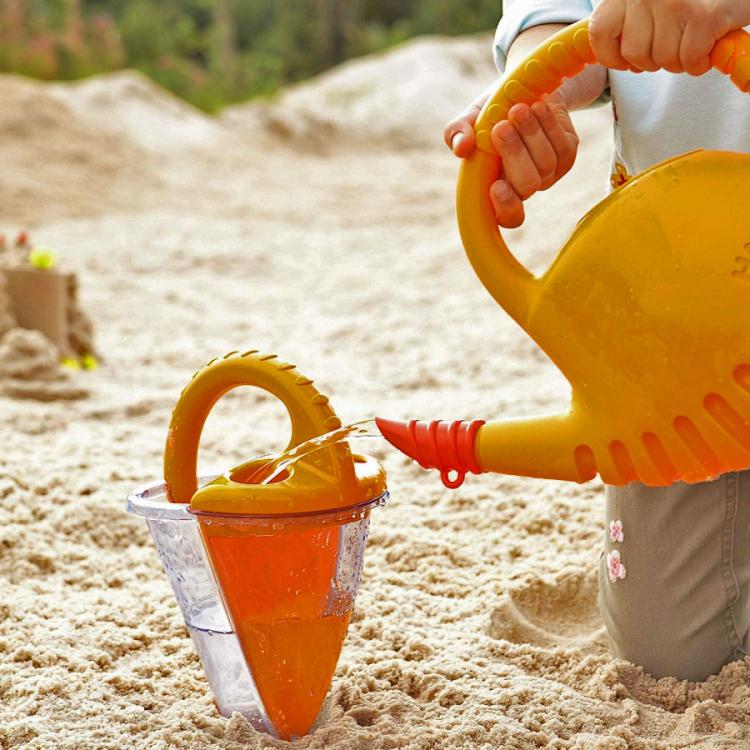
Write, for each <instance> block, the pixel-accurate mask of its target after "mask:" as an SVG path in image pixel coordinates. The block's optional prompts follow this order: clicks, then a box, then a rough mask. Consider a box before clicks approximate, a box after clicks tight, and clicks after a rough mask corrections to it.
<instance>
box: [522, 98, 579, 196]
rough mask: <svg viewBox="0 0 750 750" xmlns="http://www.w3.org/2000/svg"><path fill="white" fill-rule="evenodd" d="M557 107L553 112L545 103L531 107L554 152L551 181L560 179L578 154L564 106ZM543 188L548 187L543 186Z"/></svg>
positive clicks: (570, 123)
mask: <svg viewBox="0 0 750 750" xmlns="http://www.w3.org/2000/svg"><path fill="white" fill-rule="evenodd" d="M558 107H559V109H555V110H553V105H551V104H548V103H547V102H535V103H534V105H533V106H532V109H533V111H534V114H535V115H536V118H537V120H538V121H539V124H540V125H541V127H542V129H543V130H544V134H545V135H546V136H547V140H548V141H549V143H550V145H551V146H552V148H553V149H554V152H555V157H556V161H557V164H556V167H555V173H554V179H553V181H554V180H558V179H560V177H562V176H563V175H564V174H566V173H567V172H568V171H569V170H570V168H571V167H572V166H573V162H575V158H576V154H577V153H578V135H577V134H576V132H575V130H574V128H573V123H572V122H571V120H570V117H569V116H568V114H567V110H566V109H565V106H564V105H562V104H559V105H558ZM563 123H565V127H563ZM545 187H549V185H545Z"/></svg>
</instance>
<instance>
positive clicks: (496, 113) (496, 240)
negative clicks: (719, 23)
mask: <svg viewBox="0 0 750 750" xmlns="http://www.w3.org/2000/svg"><path fill="white" fill-rule="evenodd" d="M594 62H596V58H595V56H594V52H593V50H592V49H591V42H590V39H589V19H588V18H586V19H584V20H582V21H579V22H578V23H575V24H572V25H571V26H568V27H566V28H565V29H563V30H562V31H560V32H558V33H557V34H554V35H553V36H551V37H549V38H548V39H546V40H544V42H542V44H540V45H539V46H538V47H537V48H536V49H534V50H533V51H532V52H531V53H530V54H529V55H528V57H527V58H526V59H525V60H524V61H523V62H522V63H521V64H520V65H519V66H518V67H517V68H516V69H515V70H513V71H512V72H511V73H510V74H509V75H508V76H506V77H504V78H503V79H502V80H501V81H500V84H499V86H498V88H497V90H496V91H495V93H494V94H493V95H492V96H491V97H490V98H489V99H488V101H487V103H486V104H485V105H484V107H483V109H482V111H481V112H480V113H479V116H478V117H477V120H476V123H475V125H474V129H475V131H476V149H475V150H474V153H473V154H472V155H471V156H470V157H469V158H468V159H465V160H464V161H463V162H462V164H461V169H460V173H459V178H458V189H457V195H456V211H457V215H458V225H459V229H460V232H461V240H462V242H463V245H464V248H465V249H466V254H467V256H468V257H469V260H470V262H471V264H472V266H473V267H474V270H475V272H476V274H477V276H479V278H480V280H481V281H482V283H483V284H484V286H485V287H486V288H487V291H488V292H489V293H490V294H491V295H492V297H494V299H495V300H496V301H497V302H498V303H499V304H500V305H501V307H503V308H504V309H505V310H506V312H507V313H508V314H509V315H510V316H511V317H512V318H513V319H514V320H515V321H516V322H517V323H519V325H521V326H522V327H523V328H524V329H526V330H528V328H527V325H526V324H527V318H528V311H529V308H530V306H531V304H532V302H533V300H534V298H535V294H536V283H537V281H536V279H535V278H534V276H532V274H531V273H530V272H529V271H528V270H527V269H526V268H525V267H524V266H523V265H521V264H520V263H519V262H518V261H517V260H516V259H515V257H514V256H513V255H512V253H511V252H510V250H509V249H508V246H507V245H506V244H505V241H504V240H503V238H502V235H501V234H500V231H499V229H498V226H497V219H496V218H495V211H494V209H493V207H492V202H491V200H490V196H489V193H490V187H491V186H492V183H493V182H494V181H495V180H497V177H498V175H499V173H500V156H499V155H498V153H497V151H496V150H495V148H494V146H493V145H492V139H491V136H490V133H491V130H492V128H493V126H494V125H496V124H497V123H498V122H500V121H501V120H505V119H507V117H508V112H509V110H510V108H511V107H512V106H513V105H514V104H518V103H525V104H531V103H533V102H534V101H537V100H538V99H540V98H541V97H542V95H544V94H551V93H553V92H554V91H556V90H557V89H558V88H559V87H560V85H561V84H562V82H563V79H565V78H570V77H572V76H574V75H576V74H578V73H579V72H580V71H581V70H583V68H584V67H585V66H586V65H589V64H590V63H594ZM711 62H712V64H713V66H714V67H715V68H716V69H717V70H720V71H721V72H723V73H725V74H727V75H729V76H730V78H731V79H732V81H733V82H734V84H735V85H736V86H737V87H738V88H739V89H741V90H742V91H748V90H750V34H748V33H747V32H745V31H743V30H741V29H740V30H737V31H732V32H730V33H729V34H727V35H726V36H725V37H723V38H722V39H721V40H719V41H718V42H717V43H716V45H715V47H714V49H713V51H712V53H711Z"/></svg>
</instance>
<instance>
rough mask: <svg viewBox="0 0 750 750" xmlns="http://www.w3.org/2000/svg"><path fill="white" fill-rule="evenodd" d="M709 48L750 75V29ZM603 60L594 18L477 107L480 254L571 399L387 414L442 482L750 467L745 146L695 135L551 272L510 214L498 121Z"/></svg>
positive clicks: (719, 63) (473, 246) (480, 270)
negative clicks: (532, 412)
mask: <svg viewBox="0 0 750 750" xmlns="http://www.w3.org/2000/svg"><path fill="white" fill-rule="evenodd" d="M711 60H712V62H713V65H714V67H715V68H717V69H718V70H720V71H722V72H724V73H725V74H727V75H728V76H730V77H731V80H732V81H733V82H734V83H735V84H736V86H737V87H738V88H739V89H740V90H741V91H744V92H747V91H748V90H750V35H748V34H747V33H746V32H744V31H734V32H731V33H730V34H728V35H727V36H726V37H724V38H723V39H722V40H721V41H719V42H718V43H717V44H716V46H715V47H714V49H713V52H712V55H711ZM593 62H595V58H594V54H593V52H592V49H591V45H590V42H589V34H588V20H584V21H582V22H580V23H578V24H575V25H572V26H570V27H568V28H566V29H564V30H563V31H561V32H560V33H558V34H557V35H555V36H553V37H551V38H549V39H548V40H546V41H545V42H544V43H543V44H541V45H540V46H539V47H538V48H537V49H536V50H534V51H533V52H532V53H531V54H530V55H529V57H528V58H527V59H526V60H525V61H524V62H523V63H522V64H521V65H520V66H519V67H518V68H517V69H516V70H515V71H513V72H512V73H511V74H510V75H509V76H506V77H505V78H504V79H503V80H502V81H501V82H500V85H499V88H498V89H497V91H496V92H495V94H494V95H493V96H492V97H491V98H490V100H489V101H488V102H487V104H486V105H485V107H484V109H483V110H482V112H481V113H480V115H479V117H478V118H477V121H476V125H475V129H476V136H477V137H476V140H477V149H476V150H475V152H474V153H473V154H472V156H471V157H470V158H468V159H466V160H465V161H464V162H463V163H462V166H461V171H460V176H459V180H458V193H457V211H458V223H459V227H460V230H461V238H462V241H463V244H464V248H465V249H466V253H467V255H468V257H469V260H470V261H471V264H472V266H473V267H474V270H475V271H476V273H477V275H478V276H479V278H480V280H481V281H482V283H483V284H484V285H485V287H486V288H487V290H488V291H489V293H490V294H491V295H492V297H494V299H495V300H496V301H497V302H498V303H499V304H500V305H501V306H502V307H503V308H504V309H505V311H506V312H507V313H508V314H509V315H511V317H512V318H513V319H514V320H515V321H516V322H517V323H518V324H519V325H520V326H522V327H523V328H524V330H525V331H526V332H527V333H528V334H529V335H530V336H531V337H532V338H533V339H534V340H535V341H536V342H537V344H538V345H539V346H540V347H541V348H542V349H543V350H544V351H545V352H546V353H547V355H548V356H549V357H550V358H551V360H552V361H553V362H554V363H555V364H556V365H557V367H558V368H559V369H560V370H561V371H562V373H563V374H564V375H565V377H566V378H567V379H568V381H569V383H570V384H571V387H572V402H571V407H570V410H569V411H568V412H567V413H565V414H559V415H551V416H540V417H536V418H531V419H519V420H513V421H504V422H499V421H494V422H492V421H488V422H487V423H484V422H483V421H481V420H475V421H472V422H452V423H449V422H441V421H433V422H419V421H416V420H412V421H410V422H394V421H390V420H383V419H380V420H378V425H379V427H380V430H381V432H382V433H383V435H384V436H385V437H386V438H387V439H388V440H389V441H390V442H391V443H392V444H393V445H395V446H396V447H397V448H399V449H400V450H402V451H403V452H404V453H406V454H407V455H409V456H411V457H412V458H414V459H415V460H417V461H418V462H419V463H420V464H421V465H422V466H423V467H424V468H437V469H438V470H439V471H440V472H441V476H442V478H443V481H444V483H445V484H446V485H447V486H451V487H455V486H458V485H460V484H461V482H462V481H463V479H464V476H465V474H466V473H467V472H473V473H479V472H483V471H484V472H499V473H503V474H516V475H522V476H531V477H542V478H547V479H562V480H571V481H575V482H586V481H588V480H590V479H593V478H594V477H595V476H596V475H597V474H599V475H600V476H601V478H602V480H603V481H604V482H605V483H607V484H613V485H622V484H626V483H628V482H632V481H636V480H638V481H641V482H643V483H645V484H647V485H651V486H666V485H670V484H672V483H673V482H675V481H678V480H683V481H687V482H699V481H704V480H708V479H711V478H713V477H715V476H717V475H719V474H721V473H723V472H726V471H733V470H741V469H747V468H749V467H750V333H749V332H750V214H749V213H748V210H747V195H748V191H749V190H750V154H744V153H743V154H740V153H730V152H718V151H695V152H692V153H689V154H685V155H682V156H678V157H676V158H673V159H670V160H667V161H665V162H662V163H661V164H658V165H656V166H654V167H652V168H651V169H648V170H647V171H645V172H643V173H642V174H640V175H638V176H636V177H634V178H633V179H631V180H629V181H628V182H626V183H625V184H624V185H623V186H621V187H619V188H617V189H616V190H615V191H614V192H613V193H612V194H610V195H609V196H608V197H607V198H605V199H604V200H602V201H601V202H600V203H599V204H598V205H597V206H595V207H594V208H593V209H592V210H591V211H590V212H589V213H588V214H587V215H586V216H584V218H583V219H582V220H581V221H580V222H579V224H578V226H577V227H576V229H575V231H574V232H573V234H572V236H571V237H570V239H569V240H568V241H567V242H566V244H565V245H564V246H563V248H562V250H561V251H560V253H559V255H558V256H557V258H556V260H555V261H554V262H553V263H552V265H551V267H550V268H549V269H548V270H547V271H546V273H544V274H543V275H542V276H541V277H539V278H536V277H534V276H533V275H532V274H531V273H530V272H529V271H528V270H527V269H526V268H524V266H522V265H521V264H520V263H519V262H518V261H517V260H516V259H515V258H514V257H513V255H512V254H511V252H510V250H509V249H508V247H507V246H506V244H505V242H504V240H503V238H502V236H501V235H500V232H499V230H498V227H497V221H496V219H495V214H494V211H493V209H492V205H491V202H490V198H489V190H490V186H491V185H492V183H493V182H494V181H495V180H496V179H497V176H498V174H499V168H500V157H499V156H498V154H497V153H496V152H495V151H494V148H493V146H492V143H491V139H490V131H491V129H492V127H493V125H494V124H495V123H497V122H499V121H500V120H503V119H505V118H506V117H507V115H508V111H509V109H510V108H511V107H512V106H513V105H514V104H516V103H518V102H525V103H532V102H533V101H535V100H537V99H539V98H540V97H541V96H542V95H543V94H545V93H551V92H553V91H555V90H556V89H557V88H558V87H559V86H560V84H561V82H562V79H563V78H566V77H571V76H573V75H575V74H576V73H578V72H580V71H581V70H582V69H583V67H584V66H585V65H587V64H589V63H593ZM740 95H741V94H740V93H738V94H737V96H740ZM707 116H710V114H707ZM716 116H719V113H716Z"/></svg>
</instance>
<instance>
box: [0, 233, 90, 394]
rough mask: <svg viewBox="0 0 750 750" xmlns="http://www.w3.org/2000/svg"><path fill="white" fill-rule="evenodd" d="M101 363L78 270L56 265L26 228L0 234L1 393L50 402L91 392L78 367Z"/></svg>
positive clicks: (50, 255) (52, 256) (49, 253)
mask: <svg viewBox="0 0 750 750" xmlns="http://www.w3.org/2000/svg"><path fill="white" fill-rule="evenodd" d="M95 364H96V359H95V353H94V346H93V326H92V324H91V321H90V319H89V318H88V317H87V316H86V315H85V313H84V312H83V311H82V310H81V308H80V305H79V303H78V282H77V279H76V276H75V274H73V273H69V272H62V271H60V270H58V269H57V268H55V256H54V254H53V253H52V252H51V251H49V250H44V249H40V248H32V245H31V243H30V241H29V237H28V234H27V233H26V232H20V233H19V234H18V236H17V237H16V239H15V241H13V242H8V241H7V239H6V238H5V237H4V236H2V235H0V392H2V394H3V395H6V396H11V397H14V398H33V399H37V400H43V401H49V400H53V399H59V398H62V399H74V398H81V397H83V396H86V395H87V392H88V391H87V388H86V387H85V385H84V384H83V383H82V382H79V380H80V379H79V378H78V377H77V376H76V374H75V373H74V372H73V370H76V369H81V368H86V369H90V368H92V367H94V366H95Z"/></svg>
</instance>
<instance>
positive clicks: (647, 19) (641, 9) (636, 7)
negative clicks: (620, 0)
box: [620, 3, 659, 72]
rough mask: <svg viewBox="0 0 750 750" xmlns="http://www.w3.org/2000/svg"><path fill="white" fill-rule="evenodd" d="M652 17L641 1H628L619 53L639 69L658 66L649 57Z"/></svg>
mask: <svg viewBox="0 0 750 750" xmlns="http://www.w3.org/2000/svg"><path fill="white" fill-rule="evenodd" d="M653 38H654V17H653V16H652V15H651V11H650V9H648V8H646V7H645V6H644V5H642V4H641V3H628V5H627V10H626V11H625V22H624V24H623V27H622V40H621V41H620V54H621V55H622V56H623V57H624V58H625V60H626V61H627V62H629V63H630V64H631V65H634V66H635V67H636V68H638V69H639V70H648V71H650V72H653V71H655V70H659V66H658V65H657V64H656V63H655V62H654V61H653V60H652V58H651V46H652V44H651V43H652V40H653Z"/></svg>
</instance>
